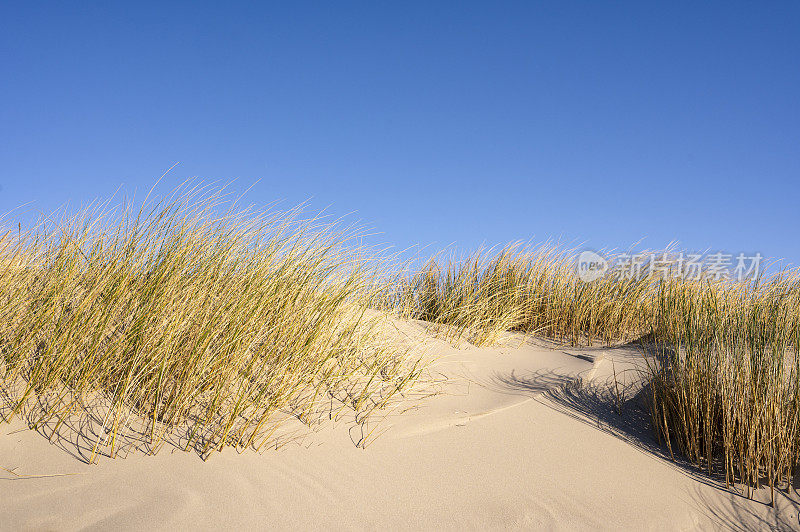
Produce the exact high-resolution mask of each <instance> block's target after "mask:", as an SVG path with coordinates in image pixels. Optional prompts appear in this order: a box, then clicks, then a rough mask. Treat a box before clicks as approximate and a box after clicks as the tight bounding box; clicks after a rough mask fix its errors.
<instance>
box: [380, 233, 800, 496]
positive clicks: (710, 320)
mask: <svg viewBox="0 0 800 532" xmlns="http://www.w3.org/2000/svg"><path fill="white" fill-rule="evenodd" d="M662 256H663V255H662ZM612 260H613V259H612ZM662 273H663V272H658V271H655V270H652V271H649V270H647V269H644V270H643V272H642V275H640V276H629V277H624V276H612V275H606V276H603V277H600V278H599V279H596V280H594V281H592V282H584V281H583V280H581V279H580V278H579V276H578V274H577V270H576V267H575V262H574V258H573V255H572V254H571V253H569V252H568V251H562V250H559V249H557V248H552V247H547V246H544V247H540V248H535V249H527V248H524V247H520V246H509V247H507V248H504V249H502V250H500V251H499V252H497V253H495V254H494V255H491V256H490V254H488V253H486V252H479V253H476V254H474V255H472V256H471V257H468V258H467V259H465V260H461V261H459V260H455V259H452V258H445V259H438V260H437V259H434V260H432V261H430V262H429V263H428V264H426V265H425V266H424V267H423V268H421V269H420V270H419V271H418V272H416V273H414V274H413V275H411V276H408V277H406V278H405V279H404V280H403V281H401V282H400V283H398V285H397V286H396V288H395V293H394V297H395V301H396V302H397V305H398V306H399V307H400V308H402V309H404V312H405V314H406V315H408V316H410V317H412V318H417V319H421V320H426V321H430V322H432V323H434V324H436V325H437V326H438V327H439V330H440V332H441V333H442V334H443V335H445V336H448V337H451V338H457V339H459V338H466V339H468V340H469V341H471V342H472V343H474V344H477V345H482V344H487V343H492V342H493V341H495V340H496V339H497V338H498V337H499V336H500V334H501V333H502V332H505V331H509V330H517V331H523V332H527V333H534V334H539V335H543V336H547V337H550V338H553V339H556V340H558V341H561V342H568V343H570V344H572V345H581V344H585V343H589V344H591V343H592V342H593V341H595V340H600V341H602V342H603V343H605V344H607V345H608V344H612V343H616V342H625V341H637V342H638V344H639V345H640V346H641V347H642V348H643V349H644V350H645V352H646V354H647V355H648V357H646V360H649V361H650V363H649V364H648V365H647V378H648V379H649V382H650V385H651V388H650V389H651V391H652V396H651V413H652V422H653V428H654V430H655V433H656V436H657V437H658V438H659V439H660V440H661V441H662V442H663V443H665V444H666V445H667V447H668V448H669V451H670V452H673V451H675V452H679V453H680V454H681V455H682V456H684V457H686V458H688V459H689V460H690V461H692V462H694V463H696V464H698V465H701V466H703V467H705V468H706V469H707V470H708V472H709V473H712V472H713V470H714V469H715V467H716V468H721V470H722V471H724V475H725V478H726V481H727V483H728V484H731V483H735V482H739V483H742V484H744V485H746V486H747V487H748V490H749V489H751V488H757V487H759V486H761V485H765V484H766V485H768V486H770V487H771V488H773V489H774V488H775V486H776V485H777V484H779V483H784V482H790V481H791V477H792V475H793V473H794V469H795V467H796V466H797V464H798V461H800V358H798V354H799V353H800V275H799V274H798V271H783V272H780V273H778V274H776V275H774V276H772V277H770V278H763V277H759V278H758V279H755V280H748V281H727V280H715V279H712V278H709V277H701V278H700V279H689V278H685V277H681V276H677V275H676V273H679V272H677V271H672V270H669V271H668V273H669V275H663V274H662ZM619 406H620V407H621V405H619Z"/></svg>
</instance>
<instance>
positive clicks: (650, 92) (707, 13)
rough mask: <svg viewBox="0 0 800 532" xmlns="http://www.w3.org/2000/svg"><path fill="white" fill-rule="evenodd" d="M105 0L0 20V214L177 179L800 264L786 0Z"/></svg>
mask: <svg viewBox="0 0 800 532" xmlns="http://www.w3.org/2000/svg"><path fill="white" fill-rule="evenodd" d="M109 4H111V3H100V2H97V3H91V2H4V3H3V4H2V5H1V6H0V187H2V189H1V190H0V211H2V212H6V211H9V210H10V209H12V208H14V207H16V206H17V205H19V204H22V203H27V202H33V204H32V205H33V208H34V209H38V210H44V211H47V210H50V209H53V208H55V207H57V206H59V205H61V204H63V203H64V202H66V201H70V202H71V203H72V204H80V203H82V202H87V201H89V200H91V199H94V198H96V197H98V196H108V195H110V194H111V193H113V192H114V191H115V190H116V189H117V188H118V187H119V186H120V185H123V186H124V189H125V190H127V191H133V190H137V191H139V193H141V192H142V191H144V190H146V189H148V188H149V186H150V185H151V184H152V183H153V182H154V181H155V180H156V179H157V178H158V177H159V176H160V175H161V174H162V173H163V172H164V171H165V170H166V169H167V168H169V167H170V166H172V165H173V164H174V163H176V162H179V163H180V164H179V165H178V166H177V167H176V168H175V169H174V170H173V171H172V172H171V173H170V174H169V175H168V176H167V177H166V178H165V188H170V187H171V186H173V185H175V184H177V183H179V182H181V181H183V180H184V179H186V178H187V177H193V176H196V177H199V178H202V179H209V180H217V179H220V180H223V181H228V180H231V179H236V180H237V181H236V185H235V188H237V189H244V188H246V187H247V186H249V185H251V184H252V183H254V182H255V181H257V180H260V181H259V182H258V184H257V185H256V186H255V187H254V188H253V189H252V191H251V192H250V194H249V196H248V197H249V199H250V200H251V201H252V202H255V203H264V204H266V203H269V202H272V201H274V200H282V201H283V204H284V205H286V206H290V205H293V204H296V203H299V202H302V201H304V200H307V199H310V205H311V207H312V208H313V209H322V208H325V207H330V208H329V212H331V213H333V214H338V215H343V214H346V213H351V212H354V213H355V214H354V216H355V217H356V218H358V219H360V220H362V221H363V222H364V223H366V224H368V225H369V226H370V227H372V228H373V229H374V230H376V231H379V232H381V233H382V234H381V236H380V239H381V240H382V241H384V242H386V243H390V244H393V245H394V246H396V248H398V249H402V248H406V247H408V246H412V245H415V244H419V245H423V246H431V248H433V249H440V248H442V247H445V246H448V245H449V244H451V243H456V244H457V246H458V248H460V249H465V250H468V249H474V248H475V247H477V246H479V245H481V244H487V245H494V244H498V243H503V242H508V241H512V240H529V239H535V240H537V241H541V240H544V239H547V238H552V239H557V240H560V241H562V242H566V243H572V244H580V243H585V244H586V246H588V247H593V248H610V247H627V246H628V245H630V244H632V243H633V242H636V241H638V240H640V239H643V238H644V243H645V245H647V246H649V247H653V248H658V247H663V246H665V245H666V244H667V243H669V242H670V241H673V240H678V241H680V242H681V244H682V246H683V247H685V248H687V249H693V250H701V249H707V248H709V249H713V250H725V251H729V252H732V253H736V252H740V251H742V252H760V253H762V254H764V255H767V256H770V257H785V258H786V259H788V260H789V261H790V262H792V263H794V264H799V263H800V241H798V238H797V230H798V226H799V225H800V223H799V222H800V212H799V211H798V197H799V195H800V3H797V2H676V1H669V2H661V3H656V2H638V1H631V2H560V1H558V2H557V1H552V2H520V3H513V2H483V3H470V2H418V3H412V2H377V3H376V2H360V3H343V2H335V3H331V2H319V3H307V2H282V3H274V4H272V3H269V2H252V3H245V2H209V3H201V2H185V3H179V2H152V3H149V2H144V1H142V2H116V3H114V4H115V5H114V6H111V5H109ZM431 248H429V249H431Z"/></svg>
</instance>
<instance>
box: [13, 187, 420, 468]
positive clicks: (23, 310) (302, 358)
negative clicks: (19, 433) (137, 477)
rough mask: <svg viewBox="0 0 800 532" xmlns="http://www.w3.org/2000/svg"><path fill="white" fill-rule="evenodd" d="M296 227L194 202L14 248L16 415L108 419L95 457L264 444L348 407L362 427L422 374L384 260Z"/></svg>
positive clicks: (86, 222) (282, 219)
mask: <svg viewBox="0 0 800 532" xmlns="http://www.w3.org/2000/svg"><path fill="white" fill-rule="evenodd" d="M226 204H227V205H226ZM296 214H297V213H294V212H289V213H283V214H281V213H273V212H266V213H263V212H262V213H258V212H250V211H247V210H245V211H237V210H236V209H235V202H230V201H228V200H227V199H226V198H225V197H224V196H223V195H221V194H220V193H214V192H208V191H206V190H203V189H197V188H195V189H188V188H184V189H183V190H179V191H178V192H176V193H174V194H173V195H172V196H171V197H169V198H167V199H165V200H163V201H161V202H156V203H153V202H151V203H147V201H145V205H144V206H143V207H141V208H139V209H137V210H134V209H133V208H131V207H121V208H117V209H110V208H109V207H108V205H105V206H100V207H94V208H89V209H86V210H85V211H84V212H82V213H80V214H79V215H77V216H73V217H69V218H64V219H61V220H59V221H58V222H55V221H54V220H53V217H45V219H44V221H43V222H42V223H41V224H39V225H37V226H36V228H34V229H33V230H31V231H28V232H23V231H22V230H21V229H18V228H14V229H15V230H12V231H7V232H6V233H5V234H3V235H0V387H1V388H2V389H1V390H0V391H1V392H2V399H3V407H4V409H3V411H2V415H3V417H4V418H5V419H6V420H9V419H10V418H12V417H13V416H16V415H25V416H26V417H27V418H28V420H29V422H30V423H31V425H32V426H34V427H37V428H42V427H50V430H51V432H52V433H53V434H55V433H57V432H58V428H59V426H62V424H64V423H69V422H70V420H71V419H73V418H75V417H76V416H77V418H78V419H79V420H80V419H81V416H83V418H84V420H83V421H79V423H85V422H86V419H89V418H92V416H94V417H93V418H92V419H94V420H95V422H96V424H99V425H100V426H99V427H96V428H95V429H94V432H93V434H94V435H95V436H94V441H92V442H91V445H90V447H91V454H90V458H89V459H90V460H93V459H94V458H95V456H96V454H97V453H99V452H102V453H103V454H107V455H110V456H114V454H115V451H116V450H117V448H118V447H119V444H120V440H121V439H122V438H123V437H124V435H126V434H130V433H131V432H134V433H139V434H140V435H142V436H143V437H144V438H146V439H147V440H148V444H149V445H150V446H151V448H154V449H157V448H158V446H159V445H160V444H161V443H162V442H163V440H164V439H165V438H169V437H170V435H171V434H172V433H173V432H174V429H176V428H177V427H182V428H183V429H184V432H183V434H182V436H181V446H184V447H185V448H194V449H197V450H198V451H199V452H201V453H202V454H203V455H206V454H208V453H210V452H212V451H215V450H220V449H222V448H224V447H226V446H232V447H236V448H244V447H248V446H250V447H255V448H259V447H260V446H261V445H263V444H265V443H267V442H268V441H269V437H270V435H271V434H272V433H273V430H274V428H275V426H276V422H277V420H279V419H280V418H281V417H282V414H286V413H289V414H290V415H294V416H296V417H298V418H299V419H301V420H303V421H307V422H309V423H311V422H312V421H313V416H314V415H315V413H316V412H318V407H319V405H320V404H327V403H331V404H332V403H334V402H335V403H336V404H341V405H342V407H343V408H350V409H353V410H355V411H357V412H359V413H360V416H359V419H360V420H361V421H362V422H363V420H364V418H365V416H366V414H368V413H369V412H370V411H372V410H373V409H375V408H379V407H381V406H384V405H385V404H386V402H387V401H388V400H389V399H390V398H391V397H392V396H393V395H394V394H396V393H397V392H398V391H400V390H402V389H403V388H404V387H406V386H407V385H408V384H409V383H410V382H411V381H413V379H414V378H415V376H416V372H417V371H418V367H417V365H415V364H414V363H413V361H411V362H410V363H407V361H406V359H405V356H404V355H405V351H404V350H403V349H402V348H400V347H398V346H395V345H390V344H387V343H386V342H385V341H384V339H382V337H381V335H380V331H379V330H378V329H377V328H376V327H377V322H376V319H377V318H376V313H375V312H370V311H368V308H369V307H370V306H374V305H373V304H372V302H373V299H374V298H375V297H376V295H377V294H378V293H379V282H381V280H382V279H383V276H382V273H381V268H380V263H379V261H377V260H374V261H373V260H370V259H368V258H365V257H368V255H366V254H365V253H363V252H362V251H361V250H359V249H357V248H356V247H354V246H352V245H351V244H352V243H351V242H348V239H349V238H350V237H351V236H352V233H351V232H349V231H346V230H341V229H340V228H338V227H337V226H336V225H335V224H334V225H330V224H325V223H322V222H320V221H318V220H317V221H315V220H311V221H305V222H301V221H298V219H297V216H296ZM378 317H379V316H378Z"/></svg>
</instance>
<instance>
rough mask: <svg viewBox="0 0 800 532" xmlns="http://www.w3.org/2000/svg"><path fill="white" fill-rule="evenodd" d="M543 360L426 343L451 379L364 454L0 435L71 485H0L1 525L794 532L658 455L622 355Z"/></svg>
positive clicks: (345, 442) (322, 439) (347, 445)
mask: <svg viewBox="0 0 800 532" xmlns="http://www.w3.org/2000/svg"><path fill="white" fill-rule="evenodd" d="M404 328H405V332H406V333H409V331H410V332H411V333H414V334H417V335H418V336H420V337H421V336H424V333H423V332H422V331H421V329H420V327H419V326H418V325H413V324H404ZM551 347H552V346H545V345H541V343H540V344H539V345H537V344H535V343H533V342H531V341H526V342H523V339H522V338H520V337H517V338H512V339H511V341H509V342H506V344H505V345H503V346H500V347H493V348H490V349H489V348H475V347H462V348H461V349H455V348H452V347H450V346H448V345H447V344H445V343H444V342H441V341H439V340H433V339H428V340H427V348H426V349H427V350H428V351H429V352H430V353H431V355H435V356H436V357H437V360H436V362H434V363H433V364H432V366H431V369H430V373H431V375H434V376H436V375H441V376H446V377H447V378H448V381H447V382H446V383H443V384H442V385H440V387H439V390H440V392H441V393H440V394H439V395H436V396H434V397H432V398H429V399H427V400H425V401H424V402H422V403H417V402H414V403H411V404H409V405H406V406H414V405H416V407H415V408H413V409H412V410H411V411H408V412H405V413H404V414H403V415H390V416H388V417H387V419H385V420H384V421H383V422H382V423H381V424H380V427H379V429H378V430H379V431H384V432H383V433H382V435H381V436H380V437H378V438H377V439H375V440H374V441H373V442H372V443H370V444H369V445H367V447H366V449H362V448H357V447H356V445H355V444H354V442H357V441H358V440H359V439H360V435H359V434H358V429H357V428H355V429H354V428H353V426H352V424H348V423H346V422H340V423H338V424H331V423H328V424H326V425H325V426H324V427H323V428H322V429H321V430H320V431H318V432H317V433H315V434H313V435H312V436H310V437H308V438H305V439H303V440H302V442H301V443H292V444H289V445H286V446H285V447H283V448H282V449H281V450H279V451H274V450H268V451H266V452H264V453H263V454H258V453H255V452H245V453H242V454H238V453H236V452H234V451H230V450H228V451H226V452H224V453H222V454H216V455H213V456H212V457H211V458H210V459H209V460H208V461H206V462H203V461H202V460H201V459H200V458H199V457H198V456H197V455H196V454H192V453H183V452H177V451H171V450H170V449H168V448H165V449H163V450H162V451H161V452H160V453H158V454H157V455H155V456H145V455H142V454H135V453H134V454H131V455H129V456H128V457H127V458H125V459H116V460H109V459H101V460H100V462H99V463H98V464H97V465H86V464H83V463H81V462H80V461H78V460H76V459H75V458H74V457H72V456H70V454H68V453H66V452H64V451H63V450H62V449H59V448H58V447H57V446H54V445H51V444H50V443H49V442H48V441H47V440H46V439H45V438H43V437H41V436H40V435H38V434H37V433H35V432H33V431H30V430H20V429H24V426H23V425H21V424H20V423H19V422H13V423H11V424H8V425H2V426H0V466H2V467H4V468H8V469H13V470H14V471H15V472H16V473H17V474H20V475H47V474H63V473H78V474H75V475H70V476H57V477H43V478H24V479H16V480H12V479H14V478H15V477H14V476H13V475H12V474H9V473H5V472H3V471H0V478H2V479H3V480H0V529H3V530H18V529H63V530H74V529H96V530H105V529H109V528H129V529H133V528H137V529H138V528H147V529H219V528H234V527H246V528H288V527H293V528H298V527H302V528H316V529H321V528H336V529H376V528H384V527H391V528H413V529H434V528H435V529H440V528H445V529H464V528H466V529H484V528H495V529H496V528H547V529H576V528H580V529H586V528H601V529H609V528H613V529H619V528H624V529H636V530H641V529H694V528H698V527H699V528H737V527H738V528H741V529H753V528H763V527H779V528H800V521H798V509H800V506H798V503H797V502H796V500H790V499H787V498H786V497H785V495H782V494H781V495H779V496H778V500H777V508H776V509H772V508H770V507H769V506H767V505H765V504H763V503H761V502H757V501H750V500H747V499H745V498H743V497H741V496H739V495H736V494H733V493H730V492H728V491H725V490H724V489H720V488H719V486H718V485H717V484H715V483H714V482H713V481H711V480H709V479H706V478H704V477H703V476H702V475H698V474H696V473H694V472H693V471H692V470H691V469H689V468H684V467H681V466H679V465H676V464H674V463H672V462H670V461H668V460H666V459H664V458H663V456H662V454H663V449H661V448H659V447H657V446H656V445H655V442H653V441H652V440H651V438H650V435H649V432H647V430H644V431H642V427H643V426H644V424H643V423H642V418H643V416H645V413H644V412H641V411H639V410H638V409H637V408H636V404H637V402H638V400H637V398H636V397H633V396H634V393H635V391H636V388H637V385H636V382H637V379H636V373H635V372H634V371H631V369H630V368H631V364H632V363H633V362H634V361H635V360H636V359H637V357H638V355H637V353H636V352H635V350H633V349H631V348H625V347H622V348H615V349H599V348H589V349H560V348H556V349H552V348H551ZM615 371H616V373H617V375H618V377H617V382H618V383H620V386H622V387H624V388H628V389H627V392H626V395H625V397H624V401H625V402H626V404H625V405H624V406H623V415H622V416H620V415H618V414H617V413H616V412H615V411H614V409H613V403H614V400H613V395H611V394H610V391H609V390H610V389H611V388H613V382H614V379H613V374H614V372H615ZM354 430H355V431H356V433H354ZM759 496H760V497H761V498H762V499H763V498H764V497H767V495H766V494H764V493H761V494H759Z"/></svg>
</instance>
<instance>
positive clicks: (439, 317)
mask: <svg viewBox="0 0 800 532" xmlns="http://www.w3.org/2000/svg"><path fill="white" fill-rule="evenodd" d="M653 285H654V280H653V278H649V277H645V278H643V279H635V278H631V279H625V280H617V279H613V278H611V277H604V278H601V279H598V280H597V281H594V282H592V283H585V282H583V281H582V280H581V279H580V278H579V277H578V275H577V274H576V270H575V261H574V257H573V256H572V253H571V252H570V250H562V249H559V248H557V247H554V246H549V245H543V246H539V247H534V248H529V247H525V246H521V245H519V244H515V245H511V246H508V247H506V248H503V249H501V250H498V251H497V252H492V250H483V251H479V252H477V253H475V254H473V255H472V256H469V257H467V258H465V259H458V258H455V257H444V258H443V257H434V258H432V259H431V260H430V261H429V262H428V263H426V264H425V265H424V266H423V267H422V268H420V269H419V271H416V272H413V273H412V274H411V275H407V276H405V277H401V278H400V279H399V280H398V281H397V282H396V283H395V285H394V286H393V287H392V289H391V297H390V299H391V301H392V302H393V303H394V305H395V306H396V307H397V308H398V309H400V311H401V312H402V313H403V314H404V315H406V316H408V317H410V318H414V319H420V320H425V321H428V322H431V323H433V324H436V325H437V326H439V330H440V332H441V333H442V334H443V335H444V336H447V337H449V338H452V339H455V340H460V339H466V340H468V341H469V342H471V343H474V344H476V345H484V344H490V343H492V342H494V341H495V340H497V338H498V337H500V336H501V335H502V333H504V332H506V331H523V332H526V333H531V334H541V335H544V336H548V337H551V338H555V339H557V340H559V341H563V342H569V343H571V344H573V345H579V344H582V343H592V342H593V341H598V340H599V341H604V342H613V341H618V340H620V339H626V338H635V337H638V336H640V335H641V333H642V331H644V330H645V329H646V328H647V326H648V324H647V321H646V320H644V319H643V318H644V317H645V316H646V315H647V313H646V312H644V309H643V306H644V305H646V304H647V297H645V296H646V294H648V293H649V292H650V291H651V289H652V287H653Z"/></svg>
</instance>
